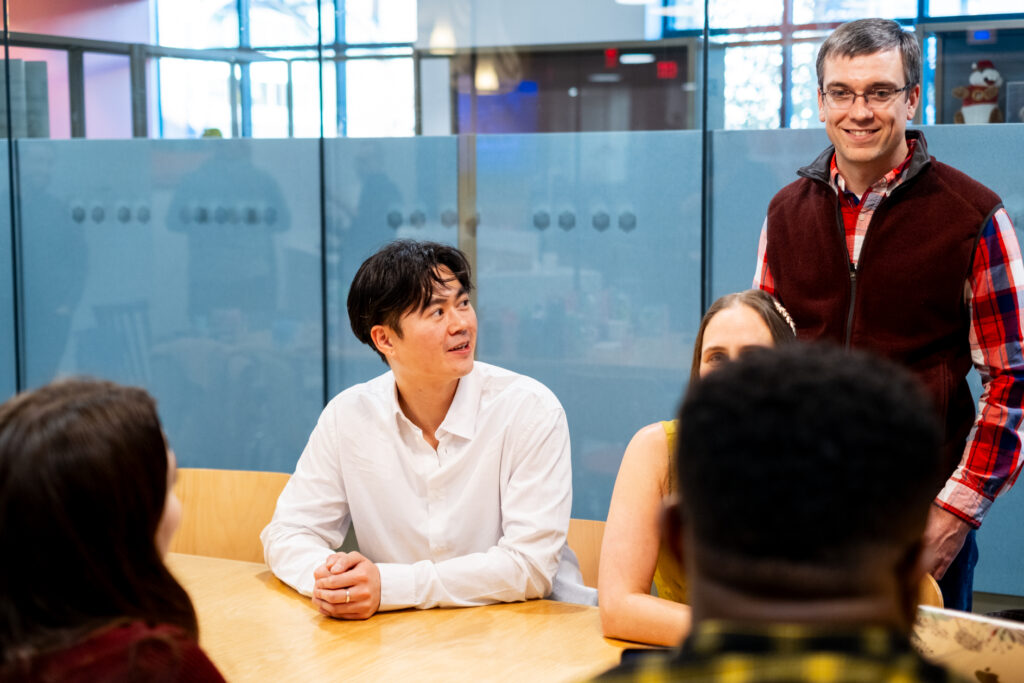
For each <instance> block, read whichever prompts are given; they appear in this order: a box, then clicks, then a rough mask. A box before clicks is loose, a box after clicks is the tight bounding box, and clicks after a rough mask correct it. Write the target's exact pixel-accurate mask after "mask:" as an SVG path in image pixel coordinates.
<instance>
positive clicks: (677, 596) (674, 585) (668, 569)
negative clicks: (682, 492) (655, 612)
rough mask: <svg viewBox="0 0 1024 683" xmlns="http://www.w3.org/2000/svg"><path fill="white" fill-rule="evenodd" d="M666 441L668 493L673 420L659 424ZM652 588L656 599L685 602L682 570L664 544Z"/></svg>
mask: <svg viewBox="0 0 1024 683" xmlns="http://www.w3.org/2000/svg"><path fill="white" fill-rule="evenodd" d="M661 426H662V428H663V429H664V430H665V438H666V439H667V440H668V492H669V493H674V492H675V490H676V458H675V453H676V426H677V422H676V421H675V420H665V421H663V422H662V423H661ZM654 587H655V588H657V589H658V597H659V598H665V599H666V600H671V601H672V602H683V603H685V602H686V596H687V590H686V576H685V575H684V574H683V568H682V566H680V564H679V562H677V561H676V558H675V557H674V556H673V555H672V551H671V550H669V549H668V548H667V547H666V546H665V545H664V544H662V545H660V546H659V547H658V564H657V566H656V567H655V568H654Z"/></svg>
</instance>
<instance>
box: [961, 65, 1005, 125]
mask: <svg viewBox="0 0 1024 683" xmlns="http://www.w3.org/2000/svg"><path fill="white" fill-rule="evenodd" d="M971 69H972V71H971V77H970V79H968V81H969V82H970V85H968V86H967V87H964V86H957V87H956V88H953V97H956V98H959V99H960V100H961V101H962V104H961V106H960V111H958V112H957V113H956V115H955V116H954V117H953V121H954V122H956V123H1002V122H1003V111H1002V110H1001V109H1000V108H999V87H1000V86H1001V85H1002V84H1003V77H1002V76H1000V75H999V72H998V71H997V70H996V67H995V65H994V64H993V63H992V62H990V61H989V60H987V59H983V60H981V61H978V62H975V63H974V64H972V65H971Z"/></svg>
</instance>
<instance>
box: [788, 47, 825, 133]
mask: <svg viewBox="0 0 1024 683" xmlns="http://www.w3.org/2000/svg"><path fill="white" fill-rule="evenodd" d="M820 46H821V45H820V43H796V44H795V45H793V48H792V49H793V52H792V54H793V62H792V63H793V70H792V72H791V73H792V75H791V79H792V81H791V84H792V86H791V90H790V97H791V103H792V107H793V108H792V110H791V112H790V116H789V127H790V128H818V127H820V126H821V125H822V123H821V122H820V121H818V75H817V71H816V69H815V60H816V59H817V57H818V48H819V47H820Z"/></svg>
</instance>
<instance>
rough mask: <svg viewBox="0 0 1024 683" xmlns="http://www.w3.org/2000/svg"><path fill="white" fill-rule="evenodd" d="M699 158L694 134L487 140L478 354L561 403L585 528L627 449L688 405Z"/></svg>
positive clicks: (480, 159)
mask: <svg viewBox="0 0 1024 683" xmlns="http://www.w3.org/2000/svg"><path fill="white" fill-rule="evenodd" d="M700 153H701V136H700V133H699V132H698V131H693V132H667V133H666V132H648V133H586V134H575V135H563V134H549V135H498V136H479V137H478V138H477V204H478V207H479V214H480V217H479V220H480V224H479V230H478V234H477V263H478V266H477V271H478V273H477V279H478V283H479V293H478V306H477V314H478V317H479V324H480V332H479V354H478V357H479V358H480V359H481V360H483V361H486V362H489V363H494V364H496V365H500V366H504V367H507V368H510V369H512V370H516V371H518V372H522V373H524V374H527V375H530V376H532V377H534V378H536V379H538V380H540V381H541V382H543V383H544V384H546V385H547V386H548V387H549V388H550V389H552V390H553V391H554V392H555V394H556V395H557V396H558V398H559V399H560V400H561V402H562V405H563V406H564V407H565V411H566V415H567V417H568V420H569V426H570V430H571V433H572V452H573V486H574V496H573V516H575V517H584V518H591V519H604V518H605V516H606V515H607V512H608V503H609V500H610V497H611V490H612V485H613V484H614V481H615V475H616V473H617V471H618V466H619V462H620V460H621V458H622V453H623V451H624V450H625V447H626V444H627V443H628V442H629V439H630V438H631V437H632V435H633V433H634V432H635V431H636V430H637V429H639V428H640V427H642V426H643V425H645V424H648V423H651V422H654V421H656V420H660V419H668V418H671V417H673V416H674V414H675V410H676V407H677V404H678V402H679V398H680V396H681V394H682V389H683V385H684V382H685V380H686V377H687V375H688V372H689V365H690V356H691V353H692V344H693V339H694V336H695V333H696V327H697V324H698V322H699V318H700V189H701V182H700V158H701V157H700Z"/></svg>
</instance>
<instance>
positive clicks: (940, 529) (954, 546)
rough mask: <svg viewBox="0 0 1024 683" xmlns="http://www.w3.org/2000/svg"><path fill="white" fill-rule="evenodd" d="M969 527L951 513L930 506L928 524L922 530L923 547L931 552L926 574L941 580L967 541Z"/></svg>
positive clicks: (936, 506) (935, 506)
mask: <svg viewBox="0 0 1024 683" xmlns="http://www.w3.org/2000/svg"><path fill="white" fill-rule="evenodd" d="M970 530H971V525H970V524H968V523H967V522H965V521H964V520H962V519H960V518H959V517H957V516H956V515H954V514H953V513H952V512H946V511H945V510H943V509H942V508H940V507H939V506H938V505H932V509H931V512H929V513H928V524H927V525H926V526H925V529H924V547H925V550H926V551H930V552H931V566H930V567H929V569H928V573H929V574H931V575H932V576H934V577H935V579H936V580H938V579H941V578H942V577H943V576H944V575H945V573H946V569H948V568H949V565H950V564H951V563H952V562H953V560H954V559H956V556H957V555H958V554H959V553H960V549H961V548H962V547H963V546H964V541H965V540H966V539H967V532H969V531H970Z"/></svg>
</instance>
